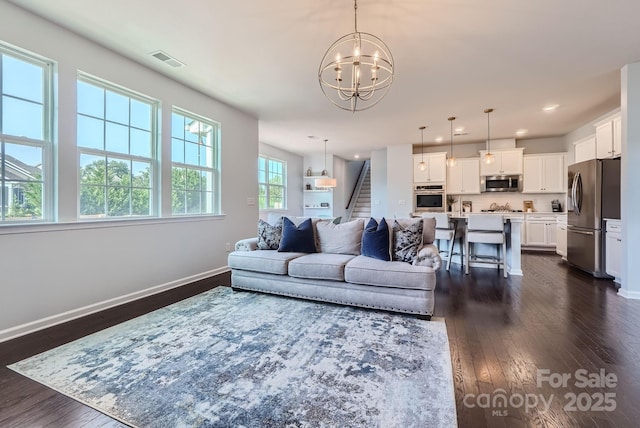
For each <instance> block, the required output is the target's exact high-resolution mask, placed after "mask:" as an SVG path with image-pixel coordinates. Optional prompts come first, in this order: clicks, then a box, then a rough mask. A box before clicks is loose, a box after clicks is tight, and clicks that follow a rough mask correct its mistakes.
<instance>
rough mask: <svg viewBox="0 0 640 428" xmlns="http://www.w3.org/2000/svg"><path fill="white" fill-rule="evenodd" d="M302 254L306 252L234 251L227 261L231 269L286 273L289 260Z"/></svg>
mask: <svg viewBox="0 0 640 428" xmlns="http://www.w3.org/2000/svg"><path fill="white" fill-rule="evenodd" d="M300 256H304V253H281V252H278V251H274V250H256V251H234V252H232V253H229V257H228V262H227V263H228V264H229V267H230V268H231V269H242V270H251V271H254V272H266V273H274V274H277V275H286V274H287V272H288V267H289V262H290V261H291V260H294V259H295V258H297V257H300Z"/></svg>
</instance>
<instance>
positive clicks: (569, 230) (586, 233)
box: [567, 226, 593, 235]
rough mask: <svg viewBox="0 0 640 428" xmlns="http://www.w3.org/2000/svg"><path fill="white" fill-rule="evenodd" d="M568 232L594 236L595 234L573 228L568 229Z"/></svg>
mask: <svg viewBox="0 0 640 428" xmlns="http://www.w3.org/2000/svg"><path fill="white" fill-rule="evenodd" d="M567 232H571V233H579V234H580V235H593V232H585V231H583V230H576V229H574V228H572V227H571V226H569V227H567Z"/></svg>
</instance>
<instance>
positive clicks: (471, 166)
mask: <svg viewBox="0 0 640 428" xmlns="http://www.w3.org/2000/svg"><path fill="white" fill-rule="evenodd" d="M446 190H447V194H449V195H474V194H477V195H479V194H480V159H477V158H467V159H458V161H457V162H456V164H455V165H454V166H452V167H448V168H447V186H446Z"/></svg>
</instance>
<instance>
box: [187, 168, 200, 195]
mask: <svg viewBox="0 0 640 428" xmlns="http://www.w3.org/2000/svg"><path fill="white" fill-rule="evenodd" d="M186 179H187V180H186V181H187V183H186V189H187V190H198V191H199V190H200V181H201V178H200V171H198V170H195V169H187V177H186Z"/></svg>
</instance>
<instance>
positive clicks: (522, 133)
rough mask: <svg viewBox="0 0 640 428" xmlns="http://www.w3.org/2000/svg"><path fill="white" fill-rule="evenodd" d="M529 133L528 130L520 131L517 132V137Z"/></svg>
mask: <svg viewBox="0 0 640 428" xmlns="http://www.w3.org/2000/svg"><path fill="white" fill-rule="evenodd" d="M527 132H529V130H528V129H518V130H517V131H516V135H519V136H522V135H524V134H526V133H527Z"/></svg>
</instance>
